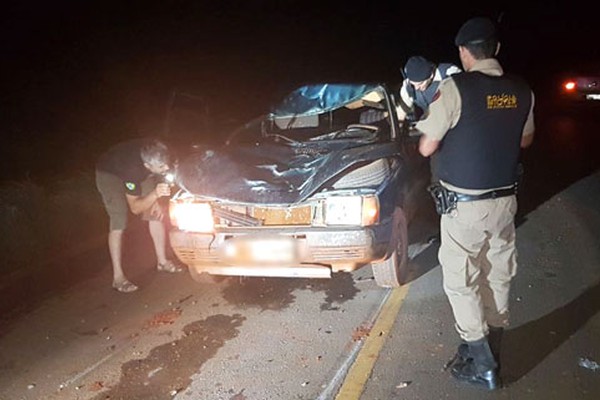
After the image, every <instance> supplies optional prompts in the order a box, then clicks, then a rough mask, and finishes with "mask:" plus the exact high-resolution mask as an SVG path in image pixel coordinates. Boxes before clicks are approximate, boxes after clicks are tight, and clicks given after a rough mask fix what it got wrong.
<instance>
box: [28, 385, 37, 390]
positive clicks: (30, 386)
mask: <svg viewBox="0 0 600 400" xmlns="http://www.w3.org/2000/svg"><path fill="white" fill-rule="evenodd" d="M27 389H29V390H31V389H35V383H30V384H29V385H27Z"/></svg>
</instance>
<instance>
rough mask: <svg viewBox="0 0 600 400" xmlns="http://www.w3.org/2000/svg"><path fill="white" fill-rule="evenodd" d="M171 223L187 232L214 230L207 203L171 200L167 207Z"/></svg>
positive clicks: (208, 231)
mask: <svg viewBox="0 0 600 400" xmlns="http://www.w3.org/2000/svg"><path fill="white" fill-rule="evenodd" d="M169 215H170V217H171V224H172V225H173V226H176V227H177V228H179V229H181V230H182V231H189V232H205V233H210V232H213V231H214V228H215V221H214V218H213V213H212V209H211V207H210V204H208V203H192V202H171V204H170V207H169Z"/></svg>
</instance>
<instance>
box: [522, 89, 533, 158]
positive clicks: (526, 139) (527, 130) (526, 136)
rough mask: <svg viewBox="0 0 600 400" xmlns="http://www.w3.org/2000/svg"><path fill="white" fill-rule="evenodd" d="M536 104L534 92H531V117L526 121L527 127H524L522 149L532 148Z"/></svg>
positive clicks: (528, 116)
mask: <svg viewBox="0 0 600 400" xmlns="http://www.w3.org/2000/svg"><path fill="white" fill-rule="evenodd" d="M534 103H535V97H534V95H533V92H531V107H530V108H529V115H527V120H526V121H525V126H524V127H523V136H521V148H523V149H524V148H526V147H529V146H531V143H533V133H534V131H535V124H534V120H533V106H534Z"/></svg>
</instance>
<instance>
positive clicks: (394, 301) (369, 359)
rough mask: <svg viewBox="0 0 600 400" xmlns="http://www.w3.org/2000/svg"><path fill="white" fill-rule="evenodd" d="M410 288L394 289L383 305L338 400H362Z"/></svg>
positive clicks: (338, 395)
mask: <svg viewBox="0 0 600 400" xmlns="http://www.w3.org/2000/svg"><path fill="white" fill-rule="evenodd" d="M408 286H409V285H404V286H402V287H399V288H396V289H392V292H391V294H390V296H389V297H388V299H387V300H386V302H385V304H384V305H383V307H382V309H381V312H380V313H379V316H378V317H377V320H376V321H375V324H374V325H373V328H372V329H371V332H370V334H369V336H367V338H366V340H365V343H364V345H363V347H362V349H361V350H360V352H359V353H358V355H357V357H356V360H355V362H354V364H353V365H352V367H351V368H350V371H348V375H346V379H344V383H343V384H342V386H341V387H340V390H339V392H338V394H337V396H336V397H335V398H336V400H359V399H360V395H361V394H362V392H363V390H364V389H365V385H366V383H367V380H368V379H369V377H370V376H371V372H372V371H373V366H374V365H375V361H377V358H378V357H379V353H380V352H381V349H382V347H383V344H384V343H385V340H386V338H387V336H388V335H389V334H390V330H391V329H392V326H393V325H394V321H395V320H396V316H397V315H398V312H399V311H400V307H401V306H402V301H403V300H404V298H405V297H406V294H407V292H408Z"/></svg>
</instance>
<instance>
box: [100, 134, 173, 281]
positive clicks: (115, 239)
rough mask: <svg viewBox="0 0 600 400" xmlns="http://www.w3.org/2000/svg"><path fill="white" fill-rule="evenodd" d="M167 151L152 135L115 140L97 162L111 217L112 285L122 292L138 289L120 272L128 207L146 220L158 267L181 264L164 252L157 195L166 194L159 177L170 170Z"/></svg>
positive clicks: (165, 268) (168, 268) (169, 269)
mask: <svg viewBox="0 0 600 400" xmlns="http://www.w3.org/2000/svg"><path fill="white" fill-rule="evenodd" d="M170 167H171V165H170V152H169V149H168V147H167V146H166V145H165V144H164V143H163V142H161V141H158V140H155V139H151V138H140V139H131V140H128V141H124V142H122V143H118V144H116V145H114V146H113V147H111V148H110V149H108V150H107V151H106V152H105V153H103V154H102V155H101V156H100V158H99V159H98V161H97V163H96V187H97V188H98V191H99V192H100V194H101V195H102V201H103V203H104V207H105V209H106V212H107V214H108V216H109V218H110V228H109V233H108V248H109V253H110V257H111V261H112V266H113V283H112V286H113V288H114V289H116V290H118V291H119V292H122V293H129V292H133V291H135V290H137V288H138V287H137V286H136V285H135V284H133V283H132V282H131V281H129V280H128V279H127V278H126V277H125V274H124V273H123V266H122V244H123V232H124V230H125V228H126V227H127V219H128V218H127V217H128V213H129V211H131V213H133V214H134V215H142V218H143V219H144V220H147V221H148V227H149V230H150V236H151V237H152V241H153V243H154V250H155V253H156V258H157V261H158V264H157V266H156V268H157V270H159V271H165V272H180V271H181V270H182V268H181V267H180V266H179V265H176V264H175V263H173V262H172V261H170V260H168V259H167V256H166V241H167V239H166V232H165V227H164V224H163V222H162V219H163V210H162V206H161V204H160V202H159V199H160V198H165V197H168V196H169V195H170V194H171V189H170V186H169V184H168V183H164V182H162V181H161V179H158V177H160V176H161V175H164V174H165V173H166V172H167V171H169V169H170Z"/></svg>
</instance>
